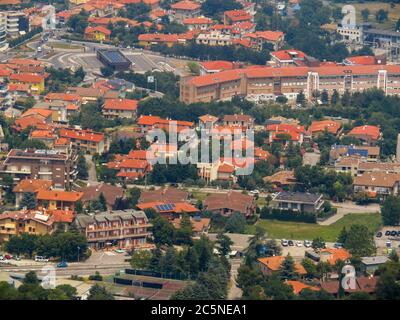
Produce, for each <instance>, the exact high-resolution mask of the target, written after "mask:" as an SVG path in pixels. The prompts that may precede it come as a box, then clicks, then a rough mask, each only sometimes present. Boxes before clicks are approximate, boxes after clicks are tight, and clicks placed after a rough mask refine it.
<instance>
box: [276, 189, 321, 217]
mask: <svg viewBox="0 0 400 320" xmlns="http://www.w3.org/2000/svg"><path fill="white" fill-rule="evenodd" d="M323 205H324V199H323V198H322V194H313V193H304V192H286V191H281V192H279V193H278V194H276V195H275V196H274V197H273V199H272V202H271V206H272V207H275V208H278V209H281V210H293V211H298V212H305V213H318V212H321V211H322V210H323Z"/></svg>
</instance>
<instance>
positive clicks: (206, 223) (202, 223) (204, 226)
mask: <svg viewBox="0 0 400 320" xmlns="http://www.w3.org/2000/svg"><path fill="white" fill-rule="evenodd" d="M181 221H182V219H181V218H177V219H174V220H172V221H171V222H172V225H173V226H174V227H175V229H179V228H180V227H181ZM190 222H191V224H192V227H193V237H196V238H198V237H201V235H203V234H207V233H208V231H209V229H210V226H211V219H210V218H201V217H200V216H194V217H190Z"/></svg>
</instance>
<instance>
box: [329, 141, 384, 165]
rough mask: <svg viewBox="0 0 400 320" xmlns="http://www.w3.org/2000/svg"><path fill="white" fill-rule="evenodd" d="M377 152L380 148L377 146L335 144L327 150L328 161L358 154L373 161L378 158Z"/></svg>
mask: <svg viewBox="0 0 400 320" xmlns="http://www.w3.org/2000/svg"><path fill="white" fill-rule="evenodd" d="M379 154H380V148H379V147H378V146H374V147H370V146H353V145H351V146H344V145H336V144H335V145H333V146H332V147H331V150H330V151H329V162H331V163H333V162H335V161H336V160H337V159H338V158H340V157H343V156H353V155H359V156H360V157H362V158H365V159H366V161H368V162H375V161H377V160H378V158H379Z"/></svg>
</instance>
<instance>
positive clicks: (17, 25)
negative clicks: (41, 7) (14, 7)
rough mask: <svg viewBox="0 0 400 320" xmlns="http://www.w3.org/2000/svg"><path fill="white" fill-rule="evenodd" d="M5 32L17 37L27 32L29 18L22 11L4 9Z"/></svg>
mask: <svg viewBox="0 0 400 320" xmlns="http://www.w3.org/2000/svg"><path fill="white" fill-rule="evenodd" d="M5 14H6V15H7V34H8V35H9V36H10V37H19V36H21V35H24V34H26V33H27V32H29V18H28V17H27V16H26V14H25V12H23V11H6V12H5Z"/></svg>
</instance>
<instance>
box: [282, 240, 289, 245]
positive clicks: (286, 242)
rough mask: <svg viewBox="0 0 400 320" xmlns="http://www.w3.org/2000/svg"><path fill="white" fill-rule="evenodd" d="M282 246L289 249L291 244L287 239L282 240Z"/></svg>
mask: <svg viewBox="0 0 400 320" xmlns="http://www.w3.org/2000/svg"><path fill="white" fill-rule="evenodd" d="M281 245H282V246H283V247H287V246H288V245H289V243H288V241H287V240H286V239H282V240H281Z"/></svg>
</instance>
